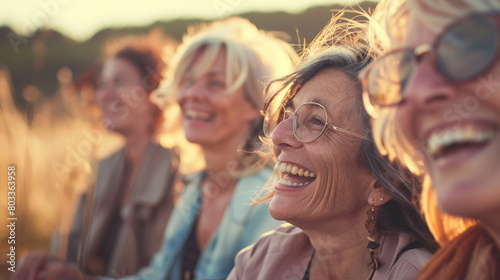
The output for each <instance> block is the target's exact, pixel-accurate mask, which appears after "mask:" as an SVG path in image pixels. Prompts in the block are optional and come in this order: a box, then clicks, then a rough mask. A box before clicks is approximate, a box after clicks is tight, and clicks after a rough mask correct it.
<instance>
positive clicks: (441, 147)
mask: <svg viewBox="0 0 500 280" xmlns="http://www.w3.org/2000/svg"><path fill="white" fill-rule="evenodd" d="M497 133H498V130H497V129H496V128H488V129H485V128H481V129H478V128H474V127H470V126H466V127H458V128H457V127H453V128H450V129H445V130H441V131H438V132H433V133H432V134H431V135H430V137H429V139H428V141H427V144H426V146H427V150H428V151H429V153H430V154H431V156H432V157H433V158H434V159H438V158H441V157H445V156H448V155H450V154H453V153H455V152H458V151H460V150H465V149H470V150H473V149H480V148H482V147H485V146H486V145H488V143H489V142H490V141H491V140H492V139H493V138H495V136H496V135H497Z"/></svg>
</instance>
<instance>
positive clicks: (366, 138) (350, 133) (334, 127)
mask: <svg viewBox="0 0 500 280" xmlns="http://www.w3.org/2000/svg"><path fill="white" fill-rule="evenodd" d="M330 125H331V126H332V127H333V129H335V130H338V131H341V132H344V133H346V134H349V135H351V136H354V137H358V138H361V139H364V140H366V141H370V142H371V140H370V139H368V137H366V136H363V135H359V134H357V133H354V132H351V131H349V130H345V129H343V128H340V127H336V126H334V125H333V124H330Z"/></svg>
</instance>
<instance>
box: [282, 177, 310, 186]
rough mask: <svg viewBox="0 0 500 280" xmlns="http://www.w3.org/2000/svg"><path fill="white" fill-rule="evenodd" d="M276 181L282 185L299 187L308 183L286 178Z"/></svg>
mask: <svg viewBox="0 0 500 280" xmlns="http://www.w3.org/2000/svg"><path fill="white" fill-rule="evenodd" d="M278 183H279V184H280V185H283V186H293V187H300V186H304V185H307V184H309V182H305V183H297V182H292V181H290V180H287V179H281V180H279V181H278Z"/></svg>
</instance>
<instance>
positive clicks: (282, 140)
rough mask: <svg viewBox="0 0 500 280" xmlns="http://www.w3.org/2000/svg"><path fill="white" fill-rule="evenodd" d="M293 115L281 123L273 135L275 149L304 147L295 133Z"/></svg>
mask: <svg viewBox="0 0 500 280" xmlns="http://www.w3.org/2000/svg"><path fill="white" fill-rule="evenodd" d="M293 119H294V117H293V115H292V116H289V117H288V118H286V119H285V120H283V121H282V122H281V123H279V124H278V125H277V126H276V128H275V129H274V131H273V134H272V135H271V140H272V141H273V144H274V146H275V147H277V148H279V149H293V148H299V147H301V146H302V145H303V143H302V142H300V141H299V140H298V139H297V138H296V137H295V134H294V133H293Z"/></svg>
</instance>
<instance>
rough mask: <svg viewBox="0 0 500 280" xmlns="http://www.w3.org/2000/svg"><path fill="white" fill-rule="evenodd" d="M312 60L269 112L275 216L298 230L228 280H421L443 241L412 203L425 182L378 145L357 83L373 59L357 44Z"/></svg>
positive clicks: (320, 52) (245, 257) (314, 53)
mask: <svg viewBox="0 0 500 280" xmlns="http://www.w3.org/2000/svg"><path fill="white" fill-rule="evenodd" d="M335 24H336V22H335V21H332V23H331V25H330V26H327V29H326V30H328V29H329V28H333V27H334V26H336V25H335ZM338 32H339V30H332V34H338ZM332 34H326V35H325V36H326V38H328V36H330V35H332ZM323 40H325V39H321V38H320V39H318V41H317V42H316V43H315V44H317V46H322V43H323ZM358 42H359V41H358ZM309 53H310V55H308V56H306V57H304V58H303V59H302V61H301V64H300V65H299V66H298V68H297V69H296V70H295V71H294V72H292V73H291V74H289V75H288V76H286V77H284V78H282V79H280V80H278V81H276V83H278V84H280V86H281V89H280V90H278V91H276V92H273V91H271V90H268V92H267V94H268V95H267V97H266V103H265V106H264V112H265V125H264V126H265V131H266V134H267V135H268V136H269V137H270V138H271V143H270V144H272V150H273V151H274V156H275V159H276V160H277V163H276V167H275V170H276V173H277V174H276V175H277V177H278V178H276V180H275V182H274V185H273V188H272V193H271V195H269V196H268V197H267V198H270V199H271V202H270V205H269V212H270V213H271V215H272V216H273V217H274V218H276V219H278V220H284V221H287V222H289V223H290V224H291V225H286V226H282V227H280V228H279V229H277V230H275V231H274V232H272V233H270V234H268V235H266V236H264V237H261V238H260V239H259V240H258V241H257V242H256V243H255V244H254V245H253V246H250V247H248V248H246V249H245V250H244V251H242V252H241V253H240V254H239V255H238V256H237V258H236V265H235V268H234V269H233V271H232V272H231V274H230V276H229V278H228V279H231V280H234V279H249V280H250V279H251V280H254V279H398V280H400V279H414V278H415V277H416V275H417V273H418V272H419V270H420V268H421V267H422V266H423V265H424V264H425V262H426V261H427V259H428V258H430V256H431V253H432V252H434V251H435V250H436V249H437V243H436V242H435V241H434V239H433V238H432V235H431V233H430V231H429V229H428V228H427V226H426V224H425V221H424V220H423V218H422V217H421V216H420V215H419V213H418V212H417V210H415V208H414V207H413V204H412V202H413V200H415V199H417V198H418V195H419V192H420V188H419V187H420V185H419V184H418V182H417V181H416V180H415V178H414V177H412V176H411V175H410V174H409V173H401V172H400V171H399V170H398V169H397V168H395V167H394V166H391V165H390V164H389V163H388V162H387V161H386V160H385V159H384V158H383V157H382V156H381V155H380V154H379V153H378V152H377V150H376V147H375V145H374V143H373V142H372V141H371V140H370V139H371V131H370V118H369V116H368V114H367V112H366V111H365V109H364V107H363V102H362V90H361V84H360V82H359V81H358V80H357V75H358V73H359V71H361V70H362V69H363V68H364V67H365V66H366V64H367V63H368V62H369V61H370V59H369V58H368V57H367V55H366V53H365V52H364V49H363V47H362V46H361V45H355V44H354V42H352V41H348V42H347V41H346V42H344V45H342V44H340V42H338V43H337V46H335V47H331V46H328V45H325V46H324V47H315V45H314V44H313V46H312V47H311V48H310V52H309ZM367 244H368V246H367Z"/></svg>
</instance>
